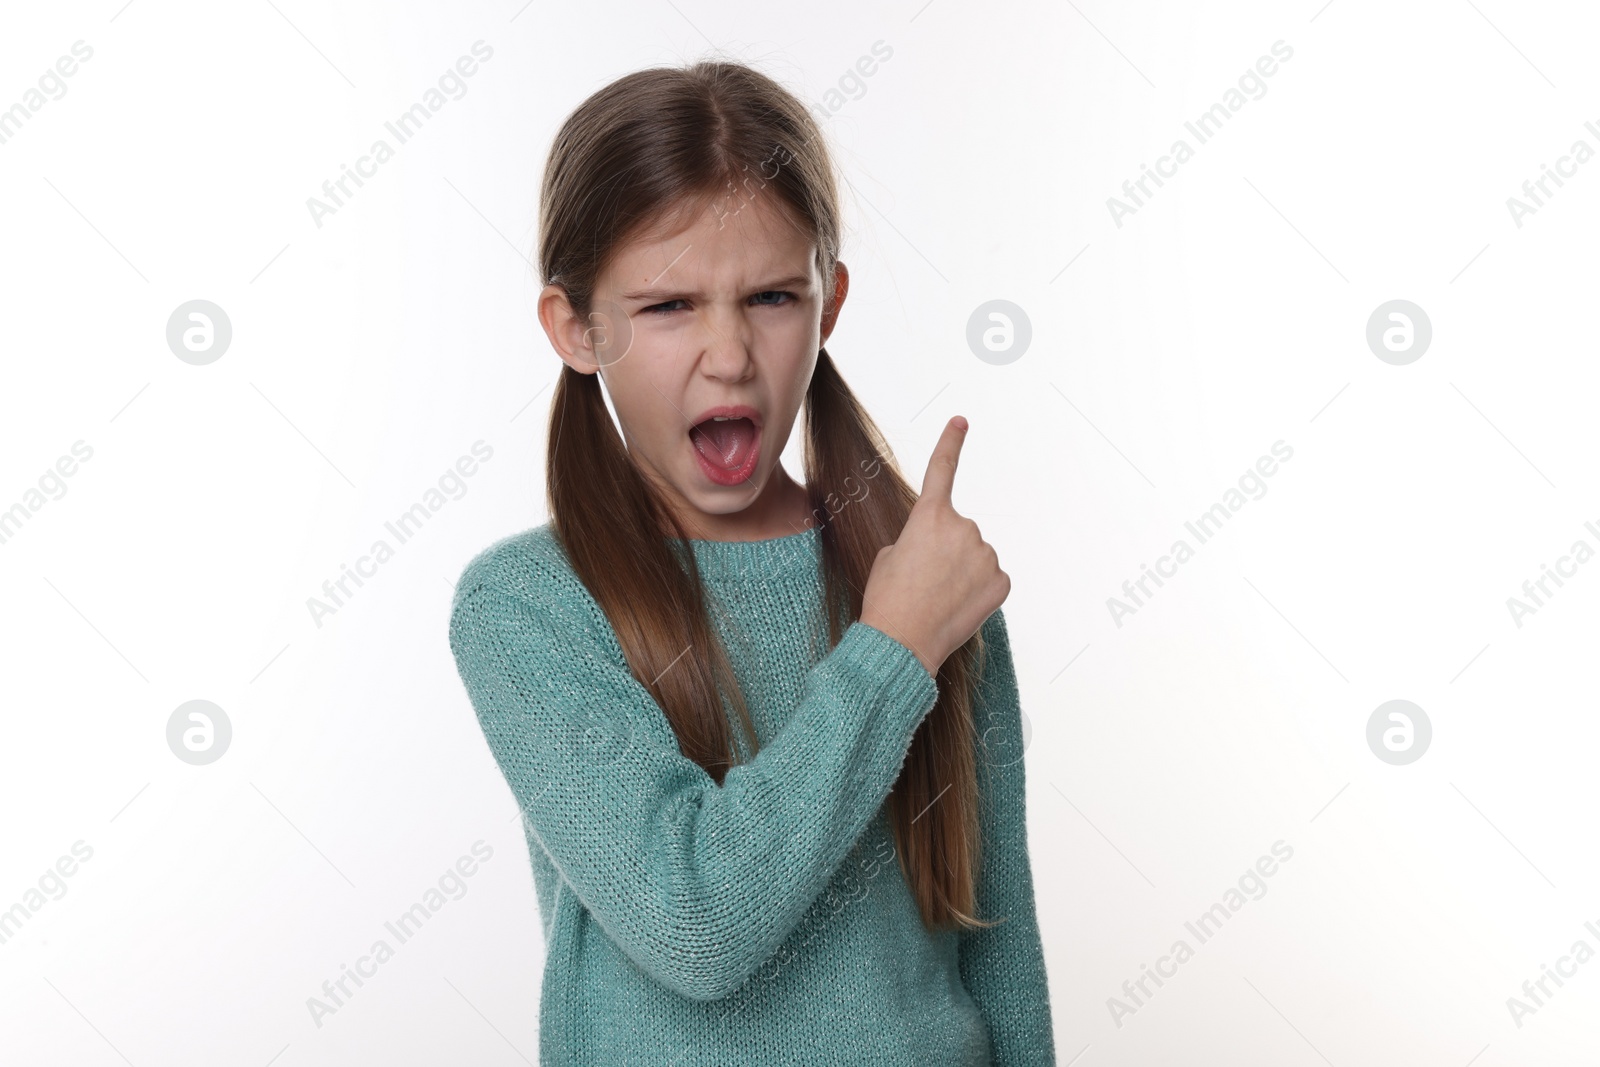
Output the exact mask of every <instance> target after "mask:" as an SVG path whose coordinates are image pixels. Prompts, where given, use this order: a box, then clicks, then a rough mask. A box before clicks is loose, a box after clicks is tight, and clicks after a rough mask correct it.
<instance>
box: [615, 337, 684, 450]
mask: <svg viewBox="0 0 1600 1067" xmlns="http://www.w3.org/2000/svg"><path fill="white" fill-rule="evenodd" d="M658 356H659V353H654V354H653V353H652V352H651V350H650V344H649V339H648V338H646V337H644V336H643V332H642V331H641V333H640V334H639V335H638V336H637V337H636V339H635V343H634V345H633V347H632V348H631V349H630V350H629V352H628V355H627V357H626V358H625V359H622V360H620V361H619V362H617V363H616V364H614V365H612V366H610V367H607V368H606V370H605V371H604V372H603V373H604V374H605V382H606V391H607V393H609V394H610V397H611V404H612V406H613V407H614V408H616V411H617V418H618V419H619V420H620V421H621V423H622V427H623V435H624V437H625V438H626V439H627V441H628V443H629V444H630V445H634V446H637V447H641V448H644V449H646V450H659V449H662V448H671V447H673V446H674V445H675V444H676V443H677V442H676V438H677V437H679V436H681V435H682V434H683V433H684V432H685V431H686V430H687V429H688V426H687V424H686V423H685V422H684V417H683V416H682V415H679V414H678V411H677V409H678V408H681V407H683V403H684V402H683V398H682V397H681V396H680V395H679V394H680V392H681V390H680V389H679V388H678V385H677V383H676V382H674V381H673V380H672V379H671V378H670V377H667V376H664V375H663V370H664V369H666V368H668V367H669V366H670V363H669V361H667V360H665V359H661V358H657V357H658ZM674 405H676V407H675V406H674Z"/></svg>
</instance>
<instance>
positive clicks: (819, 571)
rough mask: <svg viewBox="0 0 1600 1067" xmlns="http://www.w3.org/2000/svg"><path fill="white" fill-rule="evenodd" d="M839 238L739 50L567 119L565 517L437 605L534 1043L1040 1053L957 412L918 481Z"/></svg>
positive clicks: (556, 432) (558, 155)
mask: <svg viewBox="0 0 1600 1067" xmlns="http://www.w3.org/2000/svg"><path fill="white" fill-rule="evenodd" d="M839 241H840V204H839V197H838V190H837V188H836V184H835V180H834V174H833V170H832V163H831V161H830V159H829V156H828V154H827V152H826V150H825V148H824V145H823V139H822V134H821V131H820V130H819V128H818V127H817V124H816V123H815V121H814V120H813V119H812V117H811V115H810V114H809V113H808V112H807V110H806V108H805V106H804V105H803V104H802V103H801V102H800V101H799V100H797V99H796V98H795V97H794V96H793V95H791V94H790V93H789V92H787V91H786V90H784V89H783V88H782V87H781V86H779V85H778V84H777V83H775V82H774V81H772V80H771V79H769V78H767V77H766V76H764V75H762V74H760V73H757V72H756V71H753V70H751V69H749V68H747V67H744V66H740V65H738V64H729V63H713V62H702V63H699V64H697V65H695V66H692V67H690V68H688V69H684V70H679V69H654V70H646V71H642V72H638V73H635V74H631V75H628V76H626V77H624V78H622V79H620V80H618V81H616V82H614V83H612V84H611V85H608V86H606V87H605V88H604V89H601V90H600V91H599V92H597V93H595V94H594V95H593V96H591V97H590V98H589V99H588V100H586V101H585V102H584V103H583V104H582V105H581V106H580V107H579V108H578V109H577V110H576V111H575V112H574V113H573V114H572V115H571V116H570V117H569V118H568V119H567V121H566V123H565V125H563V127H562V128H561V130H560V132H559V133H558V134H557V135H556V139H555V143H554V146H553V148H552V150H551V153H550V157H549V161H548V165H547V171H546V174H545V178H544V183H543V189H542V197H541V203H540V239H539V270H540V272H541V274H542V277H543V281H544V282H545V287H544V289H543V291H542V293H541V294H540V299H539V316H540V321H541V323H542V324H543V326H544V329H545V331H546V333H547V334H548V335H549V337H550V341H551V344H552V345H553V346H554V347H555V348H556V350H557V352H558V353H559V354H560V356H561V359H562V360H563V361H564V363H565V366H564V367H563V368H562V371H561V378H560V381H559V382H558V383H557V386H556V390H555V395H554V398H553V400H552V410H551V419H550V430H549V451H548V457H547V468H548V496H549V509H550V516H551V518H550V522H548V523H547V524H545V525H543V526H539V527H537V528H534V529H530V530H527V531H524V532H522V533H519V534H515V535H513V536H510V537H506V538H504V539H502V540H500V541H498V542H496V543H495V544H493V545H491V546H490V547H489V548H487V549H485V550H484V551H483V552H482V553H480V554H479V555H478V556H477V557H476V558H475V559H473V560H472V562H471V563H470V564H468V565H467V567H466V569H465V571H464V572H463V573H462V576H461V579H460V583H459V586H458V588H457V592H456V597H455V602H454V605H453V609H452V613H451V619H450V646H451V649H452V651H453V652H454V654H455V657H456V662H457V666H458V668H459V670H460V674H461V678H462V681H463V683H464V685H465V687H466V690H467V693H468V695H469V696H470V698H471V701H472V704H473V707H474V709H475V710H476V713H477V717H478V721H479V723H480V724H481V725H482V728H483V731H484V734H485V736H486V737H487V739H488V742H489V747H490V749H491V750H492V752H493V754H494V757H495V760H496V761H497V763H498V765H499V767H500V769H501V771H502V772H503V773H504V775H505V778H506V781H507V783H508V784H509V785H510V787H511V791H512V792H513V794H514V795H515V797H516V800H517V803H518V805H519V806H520V808H521V809H522V813H523V816H524V818H523V825H524V829H525V832H526V834H527V840H528V848H529V853H530V855H531V857H532V864H533V875H534V883H535V888H536V891H537V895H538V901H539V909H540V917H541V920H542V924H543V928H544V940H545V946H546V959H545V964H544V971H543V986H542V994H541V1002H540V1007H539V1043H540V1062H541V1063H544V1064H563V1065H567V1064H572V1065H578V1064H584V1065H587V1064H604V1065H608V1067H612V1065H622V1064H638V1065H644V1064H651V1065H654V1064H660V1065H673V1067H689V1065H695V1064H717V1065H730V1064H739V1065H763V1064H824V1065H841V1067H842V1065H846V1064H848V1065H852V1067H854V1065H861V1064H883V1065H895V1067H913V1065H915V1067H935V1065H938V1067H946V1065H949V1067H955V1065H960V1067H980V1065H992V1067H1037V1065H1044V1064H1054V1062H1055V1054H1054V1044H1053V1039H1052V1036H1051V1028H1050V1004H1049V994H1048V990H1047V986H1046V979H1045V968H1044V958H1043V953H1042V951H1041V948H1040V942H1039V930H1038V925H1037V922H1036V919H1035V913H1034V894H1033V882H1032V873H1031V868H1030V864H1029V859H1028V851H1027V833H1026V821H1025V813H1024V776H1023V762H1022V736H1021V711H1020V708H1019V706H1018V700H1017V683H1016V676H1015V674H1014V673H1013V668H1012V660H1011V649H1010V644H1009V640H1008V637H1007V633H1006V625H1005V620H1004V616H1003V615H1002V613H1001V612H1000V610H999V607H1000V604H1001V603H1002V602H1003V601H1004V600H1005V598H1006V596H1007V595H1008V593H1009V591H1010V580H1009V578H1007V576H1006V575H1005V573H1004V572H1003V571H1001V570H1000V568H999V564H998V560H997V558H996V555H995V552H994V549H993V548H991V547H990V546H989V545H988V544H987V543H985V542H984V541H983V539H982V538H981V536H980V535H979V532H978V528H977V526H976V524H974V523H973V522H972V521H971V520H970V519H966V518H964V517H962V516H961V515H959V514H957V513H956V511H955V510H954V509H953V508H952V506H951V486H952V483H953V480H954V477H955V472H956V463H957V458H958V455H959V451H960V448H961V443H962V440H963V439H964V436H965V433H966V430H967V424H966V421H965V420H964V419H961V418H960V417H956V418H954V419H952V420H950V422H949V423H948V424H947V425H946V426H945V429H944V432H943V435H942V436H941V437H940V439H939V442H938V445H937V446H936V448H935V449H934V452H933V455H932V458H931V459H930V461H929V464H928V468H927V474H926V477H925V479H924V481H923V485H922V493H921V495H920V496H919V495H918V494H916V493H914V492H913V491H912V489H911V488H910V486H909V485H908V484H907V483H906V480H905V479H904V478H903V477H902V476H901V474H900V473H899V471H898V470H897V468H896V466H895V463H894V459H893V457H892V455H891V453H890V451H889V448H888V446H887V444H886V443H885V441H884V439H883V438H882V436H881V434H880V433H879V431H878V429H877V427H876V426H875V425H874V424H873V422H872V420H871V418H870V417H869V416H868V415H867V413H866V412H865V411H864V410H863V409H862V408H861V406H860V405H859V404H858V402H857V401H856V399H855V397H854V396H853V394H852V393H851V392H850V390H849V388H848V387H847V386H846V385H845V383H844V380H843V379H842V378H841V377H840V375H839V372H838V369H837V368H836V367H835V365H834V363H833V360H832V359H831V358H830V357H829V355H828V353H827V350H826V349H824V348H823V347H822V345H823V342H825V341H826V340H827V338H828V336H829V335H830V334H831V332H832V330H833V327H834V324H835V322H836V320H837V317H838V314H839V309H840V307H841V305H842V304H843V302H844V298H845V293H846V291H847V288H848V282H849V275H848V273H847V272H846V270H845V267H844V264H843V263H841V262H840V261H839V259H838V254H839ZM602 379H603V380H604V383H605V387H606V392H607V393H608V394H609V395H610V398H611V402H612V405H613V406H614V408H615V410H616V416H617V421H618V422H620V423H621V431H622V432H621V435H620V436H619V435H618V433H617V430H616V428H615V425H614V423H613V421H612V419H611V416H610V414H609V413H608V411H607V409H606V404H605V399H604V397H602V395H601V388H600V382H601V380H602ZM802 404H803V406H804V411H805V422H804V433H805V446H806V447H805V483H804V485H801V484H798V483H796V482H795V481H794V480H793V479H792V478H791V477H790V476H789V475H788V474H787V473H786V472H785V470H784V468H783V466H782V465H781V464H780V463H779V461H778V460H779V456H780V454H781V453H782V451H783V449H784V446H785V444H786V442H787V441H788V439H789V435H790V431H791V429H792V428H793V426H794V424H795V420H796V418H797V416H798V415H799V413H800V411H801V408H802Z"/></svg>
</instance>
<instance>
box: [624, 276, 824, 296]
mask: <svg viewBox="0 0 1600 1067" xmlns="http://www.w3.org/2000/svg"><path fill="white" fill-rule="evenodd" d="M810 285H811V278H810V277H809V276H808V275H804V274H795V275H791V276H790V277H787V278H779V279H778V280H777V281H775V282H763V283H762V284H761V285H760V287H759V288H757V289H755V290H753V291H754V292H757V293H766V292H771V291H772V290H774V289H802V288H807V287H809V286H810ZM703 295H704V294H703V293H690V292H685V291H684V290H682V289H669V288H660V287H657V288H652V289H635V290H633V291H631V292H626V293H623V294H622V299H624V300H676V299H680V298H685V297H688V298H699V297H700V296H703Z"/></svg>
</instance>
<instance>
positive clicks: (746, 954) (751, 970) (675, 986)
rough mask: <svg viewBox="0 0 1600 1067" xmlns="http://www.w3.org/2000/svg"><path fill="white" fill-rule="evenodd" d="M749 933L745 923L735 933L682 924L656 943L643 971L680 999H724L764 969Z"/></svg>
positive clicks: (748, 927)
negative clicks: (672, 934)
mask: <svg viewBox="0 0 1600 1067" xmlns="http://www.w3.org/2000/svg"><path fill="white" fill-rule="evenodd" d="M751 933H752V929H751V927H750V925H749V924H748V923H741V924H740V929H738V930H734V929H727V930H723V929H721V928H720V927H716V926H712V927H707V926H701V925H697V926H695V927H693V928H689V927H688V926H687V925H686V924H685V925H682V926H680V927H679V929H678V930H677V931H675V934H676V935H677V936H668V937H665V938H663V939H662V940H661V941H660V942H658V944H657V946H656V950H655V952H654V953H652V956H653V958H652V959H651V960H650V961H649V964H648V965H647V966H646V970H647V972H648V973H649V974H650V975H651V977H652V978H654V979H655V981H656V983H657V984H659V985H661V986H663V987H665V988H666V989H668V990H670V991H671V992H673V993H675V994H677V995H678V996H680V997H685V998H687V999H689V1000H696V1001H701V1002H703V1003H704V1002H711V1001H718V1000H726V999H727V998H728V997H731V996H733V995H734V994H735V993H737V992H739V990H740V989H742V988H743V987H744V986H745V984H746V983H748V982H749V981H750V980H751V978H752V977H754V976H755V975H756V974H757V973H759V972H760V971H761V970H762V969H763V967H764V966H765V965H764V964H763V962H762V960H761V959H760V958H759V952H757V951H756V950H755V947H754V946H753V945H752V944H751V942H750V934H751ZM768 962H775V960H774V961H768Z"/></svg>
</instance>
